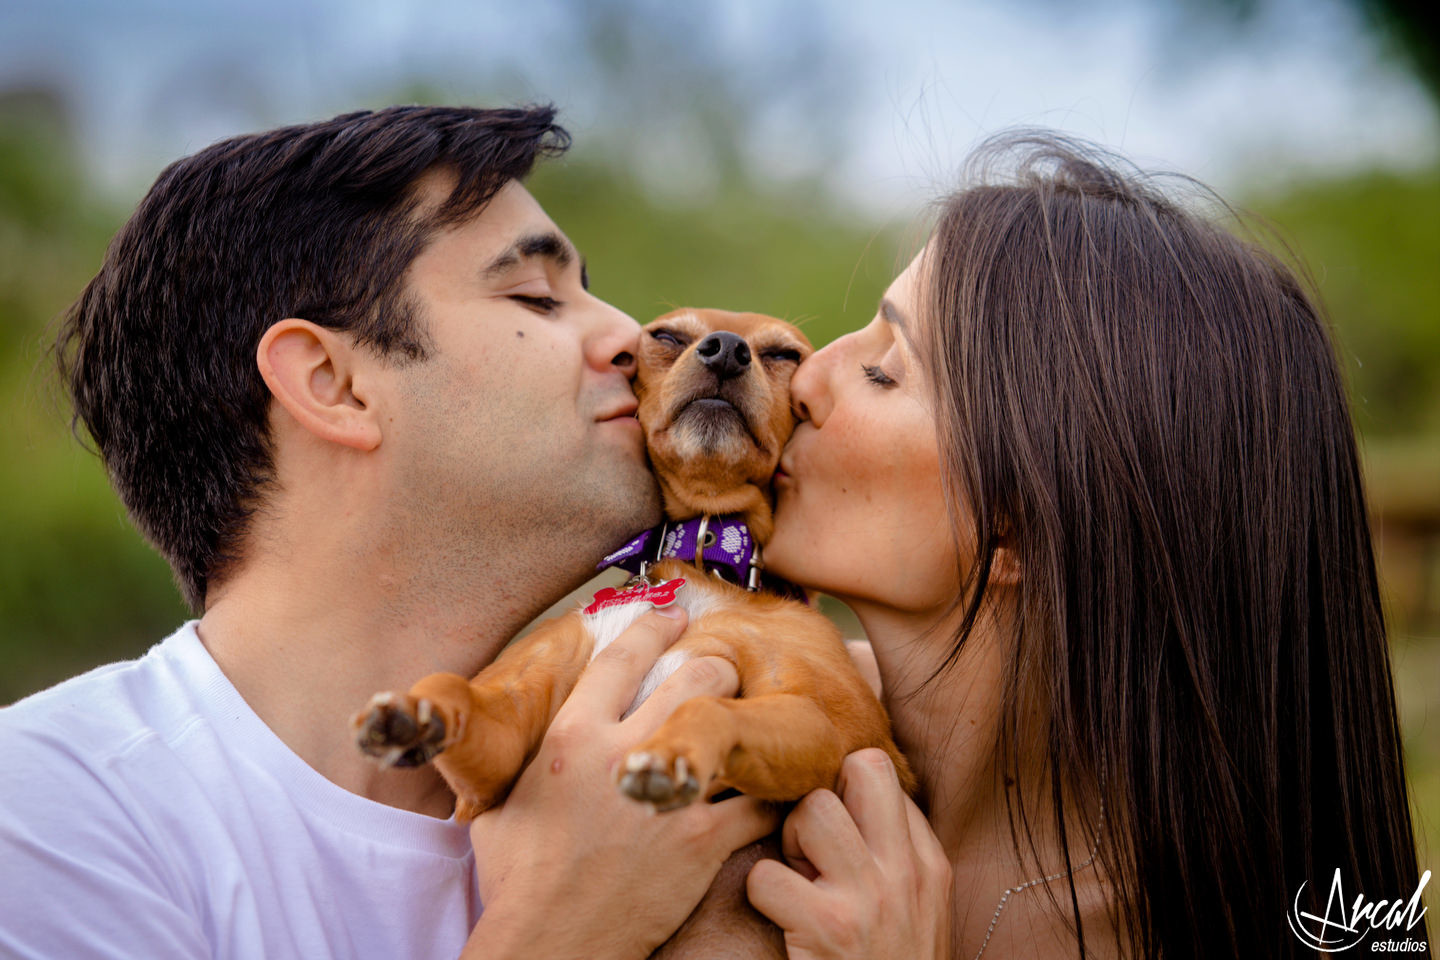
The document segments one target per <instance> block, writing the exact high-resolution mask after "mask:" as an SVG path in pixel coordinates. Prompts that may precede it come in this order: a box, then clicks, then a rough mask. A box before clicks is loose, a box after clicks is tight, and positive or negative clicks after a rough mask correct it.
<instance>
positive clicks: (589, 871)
mask: <svg viewBox="0 0 1440 960" xmlns="http://www.w3.org/2000/svg"><path fill="white" fill-rule="evenodd" d="M685 623H686V615H685V612H684V610H683V609H681V608H679V607H669V608H666V609H665V610H656V611H652V612H651V613H648V614H646V615H645V616H643V617H641V618H640V619H639V620H637V621H635V624H634V625H633V626H632V627H630V629H629V630H626V631H625V632H624V633H623V634H621V635H620V637H619V638H618V639H616V640H615V642H613V643H611V644H610V645H609V646H608V647H606V648H605V649H604V650H603V651H601V652H600V654H599V655H598V656H597V657H596V658H595V660H594V661H593V662H592V663H591V664H590V665H589V667H587V668H586V670H585V673H584V674H583V675H582V676H581V678H580V680H579V682H578V683H577V684H576V685H575V689H574V691H573V692H572V693H571V694H570V698H569V699H568V700H567V701H566V702H565V705H564V706H563V707H561V708H560V711H559V712H558V713H557V714H556V715H555V719H554V721H553V722H552V723H551V725H550V730H549V732H548V733H547V734H546V736H545V739H544V742H543V743H542V744H541V745H540V749H539V751H538V752H537V754H536V756H535V758H534V760H532V761H531V763H530V765H529V767H527V768H526V770H525V772H524V773H523V774H522V775H521V777H520V779H519V780H518V781H517V782H516V784H515V787H514V789H513V790H512V791H511V793H510V796H509V797H508V798H507V799H506V801H505V803H504V804H502V805H501V806H499V807H495V808H493V809H491V810H489V811H487V812H485V813H484V814H482V815H481V816H480V817H478V818H477V819H476V820H475V823H474V826H473V827H472V828H471V831H470V836H471V840H472V842H473V843H474V845H475V859H476V865H477V869H478V870H479V876H480V897H481V902H482V903H483V904H484V908H485V909H484V913H483V914H482V916H481V918H480V922H479V923H478V924H476V926H475V930H474V931H473V932H472V933H471V936H470V940H469V942H468V943H467V944H466V948H465V953H464V956H466V957H508V956H522V955H523V956H530V957H553V958H557V960H558V958H567V957H575V958H580V957H585V958H607V957H613V958H625V957H635V958H642V957H646V956H648V955H649V954H650V952H651V951H652V950H654V949H655V948H656V947H657V946H659V945H660V943H662V942H663V941H664V940H665V938H666V937H668V936H669V935H670V934H671V933H673V932H674V931H675V929H676V928H677V927H679V926H680V924H681V923H682V922H683V921H684V920H685V917H686V916H687V915H688V914H689V913H690V911H691V910H692V909H693V908H694V906H695V904H696V903H698V902H699V900H700V897H701V895H702V894H704V892H705V890H706V888H707V887H708V886H709V885H710V882H711V880H713V879H714V877H715V874H716V873H717V872H718V871H719V869H720V866H721V864H723V863H724V862H725V859H726V857H728V856H729V855H730V853H731V852H732V851H734V850H736V849H738V848H740V847H743V846H745V845H746V844H748V843H751V842H753V841H755V840H758V839H759V838H761V837H763V836H765V835H766V834H768V833H770V832H772V831H773V830H775V829H776V827H777V825H778V817H777V816H776V814H775V813H774V812H773V811H772V810H771V809H770V808H769V807H768V806H767V805H766V804H764V803H762V802H761V801H758V800H754V799H752V798H750V797H735V798H732V799H729V800H723V801H721V802H719V803H713V804H711V803H695V804H691V805H689V806H687V807H684V808H682V809H679V810H674V811H671V812H667V813H660V814H656V813H653V812H652V811H651V810H650V808H649V807H647V806H645V805H644V804H640V803H636V802H635V801H634V800H631V799H629V798H628V797H625V796H624V795H622V794H621V793H620V791H619V789H618V788H617V787H616V785H615V768H616V766H617V765H618V764H619V762H620V760H621V758H622V757H623V756H624V755H625V754H626V752H627V751H629V750H630V749H631V748H633V747H635V746H637V745H639V744H640V743H641V742H642V741H644V740H645V739H647V738H648V737H649V736H650V735H651V734H652V733H654V731H655V730H656V729H658V728H659V726H660V724H661V723H663V722H664V720H665V718H666V717H668V716H669V715H670V713H671V711H673V710H674V709H675V707H676V706H678V705H679V704H680V703H682V702H683V701H685V700H687V699H689V698H691V697H695V696H705V695H709V696H722V697H725V696H734V695H735V693H736V692H737V690H738V689H739V678H738V676H737V675H736V673H735V668H734V667H733V666H732V665H731V664H730V663H729V662H727V661H725V660H721V659H719V658H715V657H705V658H701V659H697V660H692V661H690V662H689V663H687V664H685V666H684V667H682V668H681V669H680V670H679V671H678V672H677V673H676V674H675V675H674V676H672V677H671V678H670V679H669V680H667V681H666V682H665V683H664V684H662V685H661V687H660V688H659V689H658V690H656V691H655V693H654V694H653V695H652V696H651V697H650V699H648V700H646V701H645V703H644V705H642V706H641V707H640V709H639V710H637V711H636V712H635V713H634V714H632V715H631V716H630V717H628V718H627V719H625V720H623V721H621V720H620V719H619V717H620V716H621V714H623V713H624V712H625V710H626V708H627V707H629V705H630V701H631V699H632V698H633V697H634V696H635V691H636V690H637V689H639V686H640V681H641V679H642V678H643V677H644V676H645V674H646V673H647V672H648V671H649V669H650V667H651V666H652V665H653V664H654V662H655V660H656V659H657V658H658V657H659V655H660V654H661V653H662V652H663V651H664V650H665V648H666V647H668V646H669V645H670V644H671V643H673V642H674V641H675V640H676V639H677V638H678V637H679V636H680V634H681V633H682V632H683V631H684V629H685Z"/></svg>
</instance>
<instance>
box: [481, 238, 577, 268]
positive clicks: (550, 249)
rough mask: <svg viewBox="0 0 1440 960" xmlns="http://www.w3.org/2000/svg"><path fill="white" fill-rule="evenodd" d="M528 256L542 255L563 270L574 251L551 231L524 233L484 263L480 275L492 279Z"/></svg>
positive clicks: (572, 259)
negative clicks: (496, 255)
mask: <svg viewBox="0 0 1440 960" xmlns="http://www.w3.org/2000/svg"><path fill="white" fill-rule="evenodd" d="M530 257H544V258H545V259H547V260H551V261H553V262H554V263H555V265H556V266H557V267H559V268H560V269H562V270H563V269H565V268H566V267H568V266H570V264H571V263H573V262H574V261H575V251H574V249H573V248H572V247H571V246H570V244H569V242H567V241H566V240H565V239H564V238H563V237H561V236H560V234H558V233H555V232H553V231H547V232H545V233H531V234H526V235H525V236H523V237H521V238H520V239H519V240H516V241H515V242H514V243H513V244H511V245H510V246H509V247H508V248H506V249H505V251H504V252H502V253H501V254H500V255H499V256H498V257H496V258H495V259H494V260H491V261H490V262H489V263H488V264H486V265H485V269H484V270H482V271H480V275H481V276H482V277H484V278H485V279H487V280H489V279H493V278H494V277H496V276H498V275H500V274H502V273H504V272H505V271H506V270H509V269H510V268H511V267H514V266H518V265H519V263H520V261H521V260H522V259H529V258H530Z"/></svg>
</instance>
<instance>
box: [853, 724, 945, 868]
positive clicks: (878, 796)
mask: <svg viewBox="0 0 1440 960" xmlns="http://www.w3.org/2000/svg"><path fill="white" fill-rule="evenodd" d="M836 789H837V791H838V792H839V794H840V798H841V799H842V800H843V801H844V802H845V808H846V809H847V810H848V811H849V812H850V816H851V818H853V819H854V821H855V826H856V828H858V829H859V831H860V836H861V837H862V838H864V841H865V844H866V846H868V847H869V848H870V850H871V851H872V852H873V853H874V856H875V858H876V859H877V860H879V861H881V862H882V863H884V864H887V865H898V864H902V863H907V862H909V860H910V857H911V851H912V850H913V849H915V848H914V846H913V844H912V843H911V839H910V817H909V814H908V813H907V812H906V809H905V802H906V799H907V798H906V796H905V791H904V790H902V789H901V787H900V777H899V776H898V775H897V774H896V773H895V764H894V763H892V762H891V760H890V757H889V756H888V755H887V754H886V753H885V751H884V750H880V749H876V748H871V749H868V750H861V751H859V752H857V753H852V754H850V755H849V756H848V757H846V758H845V762H844V764H843V765H841V767H840V780H839V782H838V783H837V784H836ZM925 832H926V833H927V834H928V833H929V832H930V831H928V830H927V831H925Z"/></svg>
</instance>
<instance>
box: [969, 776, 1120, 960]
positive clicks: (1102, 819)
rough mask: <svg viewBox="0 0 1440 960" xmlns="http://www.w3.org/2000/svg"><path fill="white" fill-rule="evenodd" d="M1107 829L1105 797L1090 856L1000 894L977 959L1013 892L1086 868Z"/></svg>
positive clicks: (988, 943)
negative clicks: (1066, 867)
mask: <svg viewBox="0 0 1440 960" xmlns="http://www.w3.org/2000/svg"><path fill="white" fill-rule="evenodd" d="M1104 829H1105V799H1104V798H1103V797H1102V798H1101V799H1100V822H1099V823H1098V824H1097V825H1096V827H1095V843H1094V845H1092V846H1091V847H1090V856H1088V857H1086V858H1085V861H1084V862H1083V863H1078V864H1076V865H1075V866H1073V867H1071V868H1070V869H1069V870H1062V871H1060V872H1059V873H1052V874H1050V876H1048V877H1036V878H1035V879H1034V880H1026V881H1025V882H1024V883H1022V884H1020V885H1018V886H1014V887H1010V888H1009V889H1007V890H1006V891H1005V892H1004V893H1002V894H1000V902H999V903H997V904H995V915H994V916H992V917H991V918H990V926H989V927H987V928H986V929H985V939H984V940H982V941H980V949H979V950H977V951H976V952H975V960H980V955H981V954H983V953H984V952H985V948H986V947H988V946H990V935H991V934H993V933H994V932H995V924H997V923H999V922H1000V913H1001V912H1002V911H1003V910H1004V909H1005V904H1007V903H1009V902H1010V895H1011V894H1012V893H1019V892H1020V891H1021V890H1028V889H1030V888H1031V887H1033V886H1036V885H1038V884H1041V883H1049V882H1050V881H1052V880H1059V879H1060V878H1061V877H1073V876H1074V875H1075V874H1076V873H1078V872H1080V871H1081V870H1084V869H1085V868H1086V867H1088V866H1090V864H1092V863H1094V862H1095V854H1096V853H1097V852H1099V850H1100V832H1101V831H1102V830H1104Z"/></svg>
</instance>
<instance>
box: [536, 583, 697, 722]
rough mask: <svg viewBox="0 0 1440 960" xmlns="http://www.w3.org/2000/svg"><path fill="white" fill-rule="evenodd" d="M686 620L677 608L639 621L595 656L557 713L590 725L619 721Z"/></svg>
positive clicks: (675, 606)
mask: <svg viewBox="0 0 1440 960" xmlns="http://www.w3.org/2000/svg"><path fill="white" fill-rule="evenodd" d="M687 619H688V614H686V612H685V608H684V607H681V606H680V605H679V604H675V605H674V606H669V607H665V608H663V609H657V610H652V611H650V612H649V613H647V614H645V615H644V616H642V617H640V618H639V619H638V620H636V621H635V622H634V623H633V624H631V625H630V627H629V628H628V629H626V631H625V632H624V633H622V634H620V636H618V637H616V638H615V640H614V641H613V642H612V643H611V644H610V645H609V646H607V647H606V648H605V649H604V650H601V651H600V652H599V653H598V654H596V655H595V659H594V660H591V661H590V665H589V666H587V667H586V668H585V672H584V673H582V674H581V675H580V679H579V680H578V681H577V682H576V683H575V689H574V690H573V691H571V693H570V697H569V699H567V700H566V701H565V705H564V706H563V707H561V708H560V713H561V714H565V715H569V716H576V717H580V718H583V720H585V721H590V722H593V721H596V720H610V721H615V720H619V719H620V715H621V714H623V713H624V712H625V710H626V708H627V707H629V706H630V701H632V700H634V699H635V691H636V690H638V689H640V681H641V680H642V679H643V678H644V677H645V674H647V673H649V672H650V668H651V667H652V666H654V665H655V661H656V660H657V659H659V657H660V654H661V653H663V652H665V648H666V647H668V646H670V644H672V643H674V642H675V641H676V640H678V639H679V638H680V634H682V633H684V632H685V624H686V622H687ZM556 720H557V721H558V720H559V716H558V715H557V717H556Z"/></svg>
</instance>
